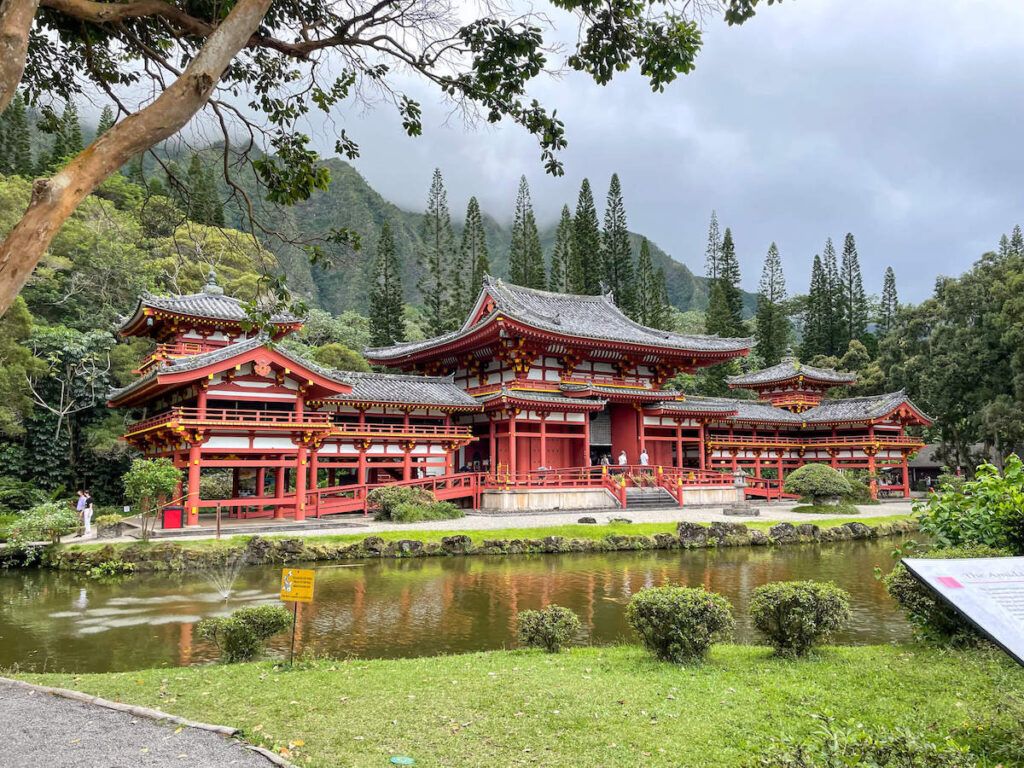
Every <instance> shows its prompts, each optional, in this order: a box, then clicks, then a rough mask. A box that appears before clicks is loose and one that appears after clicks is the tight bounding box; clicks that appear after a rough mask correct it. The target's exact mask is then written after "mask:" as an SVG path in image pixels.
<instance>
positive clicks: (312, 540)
mask: <svg viewBox="0 0 1024 768" xmlns="http://www.w3.org/2000/svg"><path fill="white" fill-rule="evenodd" d="M916 529H917V525H916V522H915V521H914V520H912V519H910V518H908V517H907V516H903V515H893V516H891V517H874V518H865V519H864V520H863V521H862V520H858V519H857V518H849V517H837V518H833V519H830V520H816V521H815V522H814V523H803V524H797V525H794V524H791V523H777V522H752V523H709V524H700V523H690V522H682V523H674V522H665V523H613V524H606V525H580V524H574V525H563V526H549V527H543V528H507V529H498V530H494V529H491V530H415V529H411V530H398V531H386V532H381V533H374V534H369V535H367V534H333V535H325V536H291V537H289V536H287V535H282V536H234V537H231V538H225V539H220V540H217V539H199V540H196V541H187V540H183V541H175V542H166V541H163V542H161V541H154V542H148V543H142V542H130V543H126V542H119V543H113V544H110V543H108V544H103V543H96V544H65V545H61V546H57V547H50V548H47V549H45V550H44V551H43V552H42V553H41V557H40V558H39V560H38V562H39V563H40V564H42V565H44V566H49V567H54V568H60V569H66V570H89V569H90V568H93V567H96V566H98V565H99V564H100V563H103V562H108V561H117V560H121V561H125V562H130V563H133V564H134V569H135V570H136V571H189V570H204V569H206V568H209V567H211V566H216V565H218V564H220V563H222V562H224V561H225V560H228V559H230V558H233V557H237V556H238V555H239V554H240V553H242V552H245V553H246V562H247V563H249V564H252V565H260V564H267V563H297V562H325V561H336V560H359V559H366V558H379V557H395V558H401V557H431V556H455V555H517V554H553V553H559V552H610V551H625V550H645V549H680V548H686V549H699V548H704V547H721V546H773V545H784V544H796V543H808V542H829V541H846V540H851V539H870V538H876V537H884V536H897V535H905V534H907V533H910V532H912V531H914V530H916Z"/></svg>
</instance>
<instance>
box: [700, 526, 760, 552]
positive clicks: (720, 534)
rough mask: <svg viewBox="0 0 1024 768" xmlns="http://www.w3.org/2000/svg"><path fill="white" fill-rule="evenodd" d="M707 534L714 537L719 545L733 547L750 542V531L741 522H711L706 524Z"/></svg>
mask: <svg viewBox="0 0 1024 768" xmlns="http://www.w3.org/2000/svg"><path fill="white" fill-rule="evenodd" d="M708 536H709V538H711V539H714V541H715V544H717V545H718V546H719V547H729V546H733V547H735V546H739V545H742V544H749V543H750V531H749V530H748V529H747V526H745V525H743V523H720V522H715V523H712V524H711V525H710V526H708Z"/></svg>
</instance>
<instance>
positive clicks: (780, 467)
mask: <svg viewBox="0 0 1024 768" xmlns="http://www.w3.org/2000/svg"><path fill="white" fill-rule="evenodd" d="M782 454H783V450H782V449H781V448H779V449H778V450H777V452H776V454H775V455H776V457H777V459H778V473H779V488H780V489H781V488H782V481H783V480H784V479H785V477H784V476H783V474H782Z"/></svg>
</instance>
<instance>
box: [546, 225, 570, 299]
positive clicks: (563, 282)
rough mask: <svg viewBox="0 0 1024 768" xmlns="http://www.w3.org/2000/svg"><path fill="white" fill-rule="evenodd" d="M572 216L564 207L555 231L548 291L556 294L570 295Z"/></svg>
mask: <svg viewBox="0 0 1024 768" xmlns="http://www.w3.org/2000/svg"><path fill="white" fill-rule="evenodd" d="M572 234H573V232H572V214H571V213H570V212H569V206H568V205H563V206H562V217H561V218H560V219H559V220H558V229H556V230H555V246H554V248H552V250H551V271H550V272H549V273H548V290H551V291H554V292H555V293H569V292H570V291H571V290H572V287H571V286H570V284H569V270H570V268H571V266H572V261H573V256H572Z"/></svg>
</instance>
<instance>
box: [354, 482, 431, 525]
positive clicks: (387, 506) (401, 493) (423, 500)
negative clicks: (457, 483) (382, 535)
mask: <svg viewBox="0 0 1024 768" xmlns="http://www.w3.org/2000/svg"><path fill="white" fill-rule="evenodd" d="M435 501H436V499H435V498H434V494H432V493H431V492H430V491H426V490H424V489H422V488H414V487H409V486H407V485H385V486H382V487H381V488H374V489H373V490H372V491H370V493H369V495H368V496H367V497H366V502H367V504H368V505H369V506H370V507H372V508H375V509H376V512H375V513H374V518H375V519H377V520H393V519H394V514H395V510H396V508H397V507H398V505H399V504H418V505H420V506H426V505H428V504H433V503H434V502H435Z"/></svg>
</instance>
